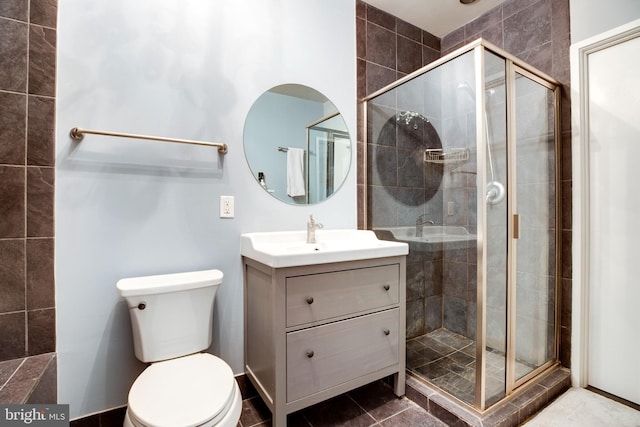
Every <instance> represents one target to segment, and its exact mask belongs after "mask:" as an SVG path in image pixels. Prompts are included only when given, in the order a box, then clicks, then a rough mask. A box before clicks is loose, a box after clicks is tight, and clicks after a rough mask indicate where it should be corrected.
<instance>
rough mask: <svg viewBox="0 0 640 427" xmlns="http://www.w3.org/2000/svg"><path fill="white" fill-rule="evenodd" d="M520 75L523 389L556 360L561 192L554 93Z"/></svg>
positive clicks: (519, 354) (519, 362)
mask: <svg viewBox="0 0 640 427" xmlns="http://www.w3.org/2000/svg"><path fill="white" fill-rule="evenodd" d="M514 73H515V83H514V95H513V98H512V102H513V116H512V117H513V119H514V120H515V126H514V127H513V128H512V129H513V130H512V132H514V134H513V135H512V136H513V137H514V141H515V150H514V152H512V153H511V156H512V157H511V159H512V162H514V164H515V165H516V168H515V177H512V181H511V186H512V189H514V188H515V191H513V192H512V196H511V202H512V203H514V210H515V211H514V215H513V221H514V224H513V233H514V236H513V237H514V240H513V242H514V250H513V252H514V255H515V262H514V261H512V264H511V272H510V276H511V277H510V279H511V280H510V282H511V289H510V305H511V306H512V307H513V309H512V310H511V314H510V316H511V319H510V324H511V329H512V330H511V349H512V351H511V354H510V358H511V363H510V364H509V365H511V369H510V370H509V371H508V372H507V377H508V383H511V384H512V385H513V387H517V386H518V385H519V384H521V383H523V382H524V381H526V380H527V379H528V378H529V377H531V376H532V374H533V372H534V371H536V370H537V369H538V368H541V367H543V366H545V365H547V364H549V363H551V362H553V361H554V360H555V357H556V326H557V313H556V298H557V290H556V277H557V271H556V269H557V261H556V260H557V257H556V250H557V247H556V215H557V214H556V191H557V189H556V154H555V153H556V116H555V110H556V108H555V107H556V106H555V102H556V101H555V99H556V96H555V93H554V90H553V88H552V87H549V86H547V83H546V82H544V81H542V80H540V79H539V78H537V77H535V76H533V75H531V74H529V73H528V72H527V71H525V70H522V69H519V68H518V67H514ZM514 181H515V182H514ZM514 184H515V185H514Z"/></svg>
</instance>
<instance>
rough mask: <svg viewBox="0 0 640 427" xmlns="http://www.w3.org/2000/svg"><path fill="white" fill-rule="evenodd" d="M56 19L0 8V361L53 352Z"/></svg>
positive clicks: (51, 2)
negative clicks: (0, 59)
mask: <svg viewBox="0 0 640 427" xmlns="http://www.w3.org/2000/svg"><path fill="white" fill-rule="evenodd" d="M56 20H57V0H33V1H30V0H2V1H1V2H0V58H2V61H0V361H2V360H10V359H16V358H22V357H25V356H33V355H38V354H44V353H50V352H54V351H55V343H56V341H55V298H54V276H53V250H54V240H53V238H54V227H53V224H54V223H53V206H54V205H53V197H54V178H55V173H54V161H55V152H54V150H55V147H54V124H55V70H56Z"/></svg>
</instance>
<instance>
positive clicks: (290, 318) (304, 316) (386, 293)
mask: <svg viewBox="0 0 640 427" xmlns="http://www.w3.org/2000/svg"><path fill="white" fill-rule="evenodd" d="M399 276H400V270H399V266H398V264H390V265H383V266H379V267H369V268H359V269H354V270H344V271H336V272H331V273H320V274H312V275H308V276H295V277H288V278H287V288H286V294H287V297H286V299H287V327H291V326H297V325H303V324H305V323H311V322H316V321H320V320H327V319H331V318H334V317H339V316H344V315H349V314H357V313H360V312H363V311H366V310H370V309H375V308H380V307H386V306H389V305H393V304H398V295H399V293H398V282H399Z"/></svg>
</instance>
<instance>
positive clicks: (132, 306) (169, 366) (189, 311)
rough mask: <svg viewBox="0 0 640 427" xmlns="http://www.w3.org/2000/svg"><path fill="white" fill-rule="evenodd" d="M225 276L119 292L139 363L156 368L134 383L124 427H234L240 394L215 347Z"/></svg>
mask: <svg viewBox="0 0 640 427" xmlns="http://www.w3.org/2000/svg"><path fill="white" fill-rule="evenodd" d="M221 282H222V273H221V272H220V271H218V270H207V271H199V272H191V273H179V274H169V275H161V276H147V277H138V278H127V279H122V280H120V281H118V284H117V288H118V291H119V292H120V295H121V296H123V297H124V298H125V299H126V301H127V303H128V306H129V313H130V315H131V323H132V329H133V337H134V349H135V353H136V357H137V358H138V359H140V360H141V361H143V362H150V363H151V364H150V365H149V366H148V367H147V368H146V369H145V370H144V371H143V372H142V373H141V374H140V375H139V376H138V378H136V380H135V382H134V383H133V385H132V387H131V390H130V391H129V396H128V400H127V412H126V415H125V420H124V426H125V427H165V426H166V427H182V426H184V427H209V426H218V427H233V426H236V425H237V423H238V420H239V419H240V413H241V412H242V397H241V395H240V389H239V387H238V384H237V382H236V380H235V378H234V376H233V371H232V370H231V368H230V367H229V365H227V363H225V362H224V361H223V360H222V359H220V358H218V357H216V356H214V355H212V354H209V353H205V352H202V351H203V350H206V349H207V348H208V347H209V346H210V344H211V337H212V333H211V332H212V320H213V302H214V300H215V294H216V291H217V288H218V286H219V285H220V283H221Z"/></svg>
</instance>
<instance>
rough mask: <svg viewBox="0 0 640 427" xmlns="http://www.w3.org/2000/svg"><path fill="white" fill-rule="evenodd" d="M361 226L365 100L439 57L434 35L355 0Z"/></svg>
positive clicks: (362, 220)
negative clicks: (363, 100) (363, 101)
mask: <svg viewBox="0 0 640 427" xmlns="http://www.w3.org/2000/svg"><path fill="white" fill-rule="evenodd" d="M356 55H357V72H358V77H357V85H358V88H357V96H358V138H357V139H358V144H357V146H358V148H357V154H358V178H357V182H358V228H367V224H366V220H365V212H366V210H365V209H366V200H365V194H366V192H365V187H366V185H367V183H366V182H365V180H366V176H365V171H366V161H365V156H364V153H365V149H364V142H363V141H364V135H365V127H364V124H363V103H362V99H363V98H364V97H366V96H367V95H370V94H372V93H374V92H375V91H377V90H379V89H381V88H383V87H385V86H386V85H388V84H390V83H393V82H394V81H396V80H398V79H399V78H402V77H404V76H405V75H407V74H409V73H411V72H413V71H415V70H417V69H419V68H421V67H423V66H424V65H427V64H429V63H430V62H433V61H434V60H435V59H438V58H439V57H440V39H439V38H437V37H436V36H434V35H433V34H431V33H429V32H427V31H424V30H422V29H420V28H418V27H416V26H414V25H411V24H409V23H407V22H405V21H403V20H401V19H398V18H396V17H395V16H393V15H390V14H388V13H386V12H383V11H381V10H379V9H377V8H375V7H373V6H371V5H368V4H367V3H365V2H363V1H361V0H356Z"/></svg>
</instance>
